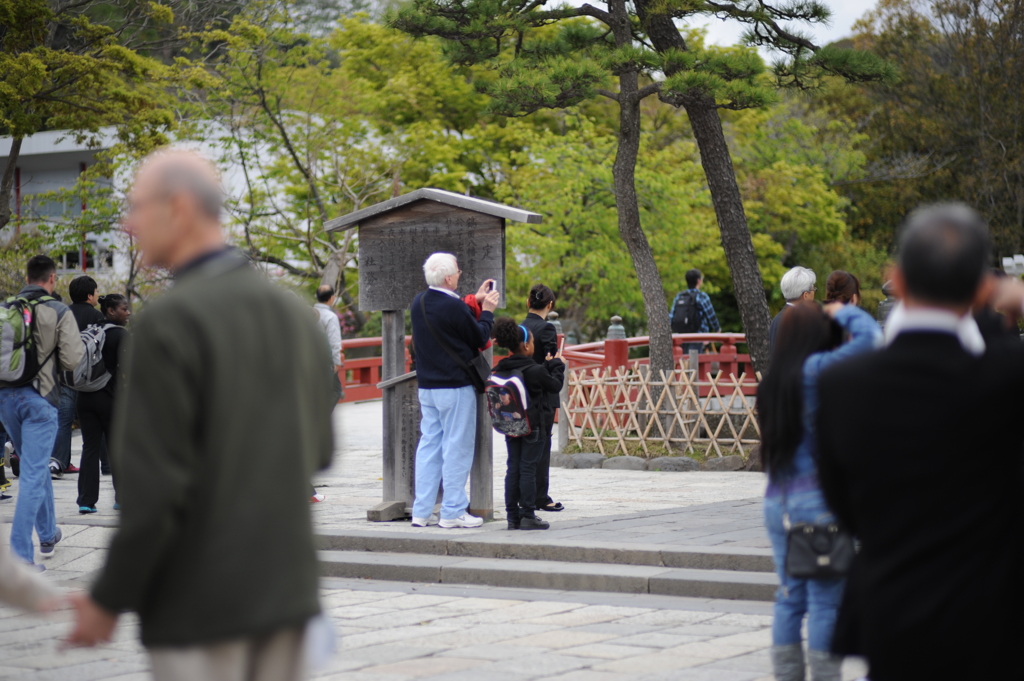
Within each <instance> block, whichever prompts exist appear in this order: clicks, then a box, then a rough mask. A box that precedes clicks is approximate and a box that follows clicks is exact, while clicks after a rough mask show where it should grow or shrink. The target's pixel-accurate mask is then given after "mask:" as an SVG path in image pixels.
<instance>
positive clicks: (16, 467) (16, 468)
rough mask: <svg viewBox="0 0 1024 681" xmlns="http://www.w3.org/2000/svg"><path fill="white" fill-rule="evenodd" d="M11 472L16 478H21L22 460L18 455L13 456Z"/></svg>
mask: <svg viewBox="0 0 1024 681" xmlns="http://www.w3.org/2000/svg"><path fill="white" fill-rule="evenodd" d="M10 463H11V472H12V473H14V477H16V478H19V477H21V458H20V457H19V456H18V455H17V454H11V461H10Z"/></svg>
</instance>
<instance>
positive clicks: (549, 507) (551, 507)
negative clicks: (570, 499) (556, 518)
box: [537, 501, 565, 513]
mask: <svg viewBox="0 0 1024 681" xmlns="http://www.w3.org/2000/svg"><path fill="white" fill-rule="evenodd" d="M537 510H538V511H547V512H548V513H558V512H559V511H564V510H565V506H562V504H560V503H559V502H557V501H552V502H551V503H550V504H545V505H544V506H541V507H540V508H538V509H537Z"/></svg>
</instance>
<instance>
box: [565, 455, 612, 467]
mask: <svg viewBox="0 0 1024 681" xmlns="http://www.w3.org/2000/svg"><path fill="white" fill-rule="evenodd" d="M571 458H572V465H571V466H567V468H600V467H601V464H603V463H604V458H605V457H604V454H599V453H593V454H587V453H584V454H573V455H572V457H571Z"/></svg>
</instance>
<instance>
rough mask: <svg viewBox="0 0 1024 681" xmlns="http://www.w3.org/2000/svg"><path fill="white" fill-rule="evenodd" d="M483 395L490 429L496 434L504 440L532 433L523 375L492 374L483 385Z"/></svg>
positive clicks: (514, 372) (521, 373) (501, 372)
mask: <svg viewBox="0 0 1024 681" xmlns="http://www.w3.org/2000/svg"><path fill="white" fill-rule="evenodd" d="M484 395H485V396H486V397H487V411H488V413H490V415H491V425H492V426H493V427H494V429H495V430H496V431H498V432H499V433H501V434H502V435H505V436H507V437H524V436H526V435H529V434H530V433H531V432H533V426H531V425H530V415H529V413H528V411H527V409H528V407H529V402H528V398H529V392H528V391H527V390H526V382H525V380H524V378H523V372H521V371H519V370H517V369H516V370H512V371H495V372H494V373H492V374H491V375H490V376H489V377H488V378H487V381H486V382H485V383H484Z"/></svg>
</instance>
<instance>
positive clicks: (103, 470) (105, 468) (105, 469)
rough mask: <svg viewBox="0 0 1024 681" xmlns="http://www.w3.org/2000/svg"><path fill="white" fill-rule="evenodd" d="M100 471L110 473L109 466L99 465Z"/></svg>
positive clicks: (105, 473) (104, 473)
mask: <svg viewBox="0 0 1024 681" xmlns="http://www.w3.org/2000/svg"><path fill="white" fill-rule="evenodd" d="M100 473H102V474H103V475H110V466H101V467H100Z"/></svg>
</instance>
